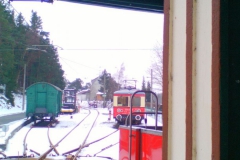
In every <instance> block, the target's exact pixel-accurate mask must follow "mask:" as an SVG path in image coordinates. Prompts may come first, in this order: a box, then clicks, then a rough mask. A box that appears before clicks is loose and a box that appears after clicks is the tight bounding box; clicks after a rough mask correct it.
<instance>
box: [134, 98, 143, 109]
mask: <svg viewBox="0 0 240 160" xmlns="http://www.w3.org/2000/svg"><path fill="white" fill-rule="evenodd" d="M133 106H134V107H140V106H141V98H140V97H133Z"/></svg>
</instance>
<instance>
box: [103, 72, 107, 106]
mask: <svg viewBox="0 0 240 160" xmlns="http://www.w3.org/2000/svg"><path fill="white" fill-rule="evenodd" d="M103 74H104V75H103V94H104V96H103V108H104V107H105V105H106V104H105V98H106V96H107V94H106V87H105V86H106V75H105V73H103Z"/></svg>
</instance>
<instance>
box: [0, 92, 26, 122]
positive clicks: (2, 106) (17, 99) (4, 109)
mask: <svg viewBox="0 0 240 160" xmlns="http://www.w3.org/2000/svg"><path fill="white" fill-rule="evenodd" d="M6 100H8V99H7V98H6V97H5V96H4V95H2V94H0V117H1V116H5V115H9V114H10V115H11V114H16V113H22V112H25V108H26V107H25V106H24V109H23V107H22V101H23V98H22V95H20V94H14V104H15V105H14V106H12V105H10V104H9V103H7V101H6ZM25 105H26V104H25Z"/></svg>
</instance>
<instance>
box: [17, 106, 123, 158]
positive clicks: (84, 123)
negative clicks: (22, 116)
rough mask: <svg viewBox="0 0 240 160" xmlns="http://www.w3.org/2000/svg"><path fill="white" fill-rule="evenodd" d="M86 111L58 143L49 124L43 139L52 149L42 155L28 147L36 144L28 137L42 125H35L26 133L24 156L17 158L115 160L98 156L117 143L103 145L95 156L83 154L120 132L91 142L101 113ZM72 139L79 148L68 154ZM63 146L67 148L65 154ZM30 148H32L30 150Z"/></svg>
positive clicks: (93, 110) (95, 110)
mask: <svg viewBox="0 0 240 160" xmlns="http://www.w3.org/2000/svg"><path fill="white" fill-rule="evenodd" d="M82 109H83V108H82ZM84 110H85V112H83V113H81V115H80V114H78V116H82V115H84V117H82V119H81V120H80V121H78V122H77V124H76V125H75V126H74V127H73V128H71V130H70V131H68V132H67V133H65V134H64V135H63V134H62V133H61V138H59V136H58V140H57V141H56V137H55V135H56V132H55V128H56V127H51V125H52V124H51V123H49V124H48V126H47V130H46V132H45V133H46V134H45V136H44V135H43V137H47V139H48V144H49V146H48V147H50V148H49V149H47V150H45V151H44V152H41V154H40V152H38V149H37V148H36V149H35V148H34V147H32V148H30V147H29V146H28V145H27V143H34V142H31V139H30V138H29V139H28V135H29V134H34V132H33V130H35V128H38V129H39V128H40V127H41V125H40V123H39V124H38V123H37V125H35V126H33V125H32V126H30V127H29V129H28V131H27V132H26V133H25V134H26V135H25V137H24V139H23V156H15V158H16V157H17V158H21V157H23V158H27V157H34V156H36V157H37V159H39V160H42V159H46V158H51V157H52V156H54V157H56V156H59V157H61V156H62V157H65V158H66V159H72V160H74V159H77V158H79V157H99V158H106V159H113V158H111V157H109V156H98V154H99V153H100V152H102V151H104V150H107V149H109V148H111V147H112V146H114V145H116V144H117V143H118V142H115V143H114V144H111V145H108V146H104V145H101V148H100V149H99V150H98V152H95V153H94V154H93V153H92V154H91V155H90V154H86V153H85V152H86V151H85V152H84V153H82V150H83V149H84V148H86V147H89V146H90V145H91V146H92V145H93V144H94V143H97V142H100V141H103V140H105V139H106V138H107V137H109V136H111V135H113V134H114V133H117V131H118V130H117V129H116V130H115V131H113V132H112V133H110V134H109V133H108V134H106V135H104V136H102V137H101V138H97V139H95V140H94V141H90V140H89V139H88V138H89V136H90V135H91V134H92V133H93V129H94V126H95V125H96V123H97V122H98V117H99V112H98V110H97V109H91V110H90V109H88V108H85V109H84ZM74 116H75V115H74ZM74 116H73V119H74V118H76V116H75V117H74ZM89 116H91V118H89ZM93 117H94V118H93ZM88 118H89V119H88ZM74 121H76V120H74ZM61 122H62V121H60V124H59V125H57V127H62V126H64V124H62V126H61ZM25 130H26V129H25ZM58 131H59V130H58ZM63 131H64V132H66V129H63ZM83 131H84V132H83ZM32 132H33V133H32ZM41 132H43V131H42V129H41ZM80 132H81V133H82V134H81V138H80V139H79V141H78V139H77V138H76V135H78V134H80ZM74 134H75V136H73V135H74ZM93 134H94V133H93ZM72 137H75V138H74V141H78V142H79V143H78V145H77V146H78V147H77V146H76V147H72V148H73V149H71V148H69V151H67V152H66V144H67V146H68V144H69V143H71V141H70V140H69V138H72ZM54 138H55V140H54ZM45 141H46V140H45ZM62 143H65V144H62ZM44 145H45V147H44V146H43V145H41V147H44V148H46V143H45V144H44ZM61 145H62V146H65V152H63V149H62V148H61ZM32 146H33V145H32ZM28 148H30V149H28ZM29 153H31V154H29ZM69 157H70V158H69Z"/></svg>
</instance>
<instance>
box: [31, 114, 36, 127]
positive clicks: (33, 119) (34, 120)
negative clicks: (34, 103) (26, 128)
mask: <svg viewBox="0 0 240 160" xmlns="http://www.w3.org/2000/svg"><path fill="white" fill-rule="evenodd" d="M31 119H32V121H33V122H34V125H35V124H36V118H35V117H34V116H32V117H31Z"/></svg>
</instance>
